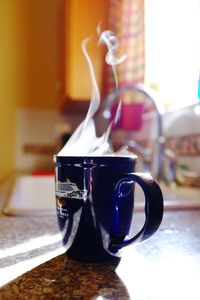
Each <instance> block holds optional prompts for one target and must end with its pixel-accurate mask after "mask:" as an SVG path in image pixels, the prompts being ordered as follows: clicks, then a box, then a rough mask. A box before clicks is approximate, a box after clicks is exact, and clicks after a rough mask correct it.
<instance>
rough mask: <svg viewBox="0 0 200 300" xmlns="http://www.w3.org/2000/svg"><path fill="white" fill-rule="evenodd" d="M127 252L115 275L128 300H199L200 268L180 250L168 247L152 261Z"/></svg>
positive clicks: (136, 252)
mask: <svg viewBox="0 0 200 300" xmlns="http://www.w3.org/2000/svg"><path fill="white" fill-rule="evenodd" d="M127 250H128V251H127V253H126V254H127V255H126V256H124V257H123V258H122V260H121V262H120V264H119V266H118V267H117V270H116V272H117V274H118V276H119V277H120V278H121V280H122V281H123V282H124V284H125V285H126V288H127V290H128V292H129V295H130V298H131V299H140V300H144V299H150V298H149V297H150V295H155V296H156V297H155V299H162V300H168V299H182V300H188V299H193V300H196V299H199V298H197V295H199V280H197V278H200V269H199V265H197V264H196V261H195V259H193V258H192V257H191V256H189V255H188V254H187V253H186V252H184V251H183V249H175V248H174V247H173V245H171V246H169V245H168V246H166V248H165V249H164V248H163V250H162V256H160V257H158V258H157V259H154V260H155V261H152V260H151V259H148V257H146V256H144V255H142V253H139V252H138V251H137V249H133V248H131V249H130V248H129V249H127ZM128 270H129V271H128ZM160 274H162V276H160ZM163 274H164V276H163ZM144 282H145V286H144Z"/></svg>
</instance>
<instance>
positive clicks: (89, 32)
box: [66, 0, 109, 100]
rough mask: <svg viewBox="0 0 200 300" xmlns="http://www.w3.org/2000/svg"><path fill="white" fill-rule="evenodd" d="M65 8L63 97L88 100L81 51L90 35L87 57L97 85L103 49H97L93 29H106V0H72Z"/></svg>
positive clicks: (86, 75) (88, 79)
mask: <svg viewBox="0 0 200 300" xmlns="http://www.w3.org/2000/svg"><path fill="white" fill-rule="evenodd" d="M67 3H68V4H67V5H66V10H67V11H66V15H67V20H66V23H67V24H66V26H67V30H66V53H67V57H66V94H67V96H68V97H69V98H71V99H74V100H77V99H89V98H90V96H91V85H90V78H89V72H88V67H87V63H86V60H85V58H84V55H83V53H82V50H81V43H82V41H83V39H84V38H86V37H88V36H91V42H90V44H89V45H88V50H89V55H90V57H91V59H92V61H93V63H94V66H95V73H96V76H97V80H98V83H99V85H100V86H101V80H102V66H103V48H102V47H97V45H96V43H97V39H98V38H97V34H96V28H97V25H98V24H99V22H100V21H101V22H102V29H107V27H106V26H107V15H108V6H109V0H95V1H94V0H84V1H80V0H71V1H68V2H67Z"/></svg>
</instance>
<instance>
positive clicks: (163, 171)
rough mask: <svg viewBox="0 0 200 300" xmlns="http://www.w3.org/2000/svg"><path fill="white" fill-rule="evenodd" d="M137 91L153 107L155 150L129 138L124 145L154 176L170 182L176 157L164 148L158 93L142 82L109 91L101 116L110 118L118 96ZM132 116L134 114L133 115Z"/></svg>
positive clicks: (161, 106) (172, 177)
mask: <svg viewBox="0 0 200 300" xmlns="http://www.w3.org/2000/svg"><path fill="white" fill-rule="evenodd" d="M131 92H139V93H141V94H143V95H144V96H145V97H146V98H148V99H149V100H150V101H151V102H152V105H153V107H154V109H155V113H156V117H157V138H156V141H155V143H156V151H155V152H154V153H153V150H152V149H149V148H145V147H143V146H141V145H140V144H139V143H137V142H136V141H134V140H129V141H128V142H127V143H126V145H127V146H129V147H131V148H133V149H134V150H136V151H137V152H138V153H139V154H140V155H141V156H142V160H143V163H144V164H143V166H145V169H147V168H148V169H149V170H148V171H150V172H151V173H152V174H153V175H154V176H155V178H157V179H164V180H165V181H166V182H167V183H171V182H172V181H173V180H174V177H175V170H176V157H175V153H173V151H172V150H170V149H165V147H164V146H165V137H164V135H163V122H162V114H163V113H164V107H163V105H162V102H161V101H159V99H158V95H157V94H156V92H155V91H154V90H152V89H151V88H148V87H146V86H145V85H143V84H136V85H134V86H127V87H122V88H118V89H116V90H115V91H114V92H112V93H110V94H109V95H108V97H107V98H106V99H105V102H104V103H105V108H104V110H103V117H104V118H106V119H110V118H111V107H112V105H113V104H114V103H115V101H117V99H119V98H118V97H120V96H122V95H123V94H124V93H131ZM133 117H134V116H133ZM164 158H167V160H168V164H167V165H168V167H167V168H166V166H165V168H164ZM154 159H155V161H154V164H153V165H154V170H151V167H150V165H151V163H152V161H153V160H154Z"/></svg>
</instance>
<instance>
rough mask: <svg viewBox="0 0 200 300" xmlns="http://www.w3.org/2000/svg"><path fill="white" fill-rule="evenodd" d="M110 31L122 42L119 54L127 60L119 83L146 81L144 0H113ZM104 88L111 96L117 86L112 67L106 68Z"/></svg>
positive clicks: (118, 72) (118, 68)
mask: <svg viewBox="0 0 200 300" xmlns="http://www.w3.org/2000/svg"><path fill="white" fill-rule="evenodd" d="M109 30H111V31H113V33H114V34H115V35H116V36H117V37H118V39H119V42H120V47H119V53H118V54H119V56H120V55H124V54H126V55H127V58H126V60H125V61H124V62H123V63H122V64H119V65H118V66H117V75H118V80H119V86H120V87H122V86H127V85H132V84H135V83H143V82H144V68H145V60H144V58H145V53H144V49H145V47H144V42H145V41H144V0H110V12H109ZM105 75H106V76H105V77H104V78H106V82H104V84H105V86H104V91H105V92H106V94H107V95H108V94H109V93H110V92H111V91H112V90H113V89H114V88H115V83H114V78H113V75H112V72H111V69H110V68H109V67H108V66H106V67H105Z"/></svg>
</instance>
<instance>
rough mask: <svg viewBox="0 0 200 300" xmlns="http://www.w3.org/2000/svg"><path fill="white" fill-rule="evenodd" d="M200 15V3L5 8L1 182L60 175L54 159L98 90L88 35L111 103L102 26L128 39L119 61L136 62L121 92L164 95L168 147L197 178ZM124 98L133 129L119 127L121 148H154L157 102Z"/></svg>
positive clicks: (0, 13) (74, 1) (122, 78)
mask: <svg viewBox="0 0 200 300" xmlns="http://www.w3.org/2000/svg"><path fill="white" fill-rule="evenodd" d="M199 8H200V1H199V0H193V1H190V0H184V1H180V0H176V1H172V0H170V1H162V4H161V1H158V0H152V1H150V0H141V1H140V0H132V1H131V0H122V1H117V0H109V1H108V0H96V1H92V0H83V1H80V0H68V1H67V0H29V1H26V0H0V103H1V109H0V145H1V147H0V180H3V179H4V178H6V177H7V176H8V175H10V174H12V173H13V172H16V171H20V172H21V171H27V172H29V171H31V172H32V171H34V170H38V169H41V170H43V169H44V170H51V169H52V168H53V163H52V156H53V154H55V153H57V151H58V150H59V149H60V148H61V146H62V145H63V144H64V142H65V141H66V140H67V139H68V137H69V136H70V135H71V134H72V133H73V131H74V129H75V128H76V126H77V125H78V124H79V123H80V121H81V120H82V119H83V118H84V116H85V114H86V111H87V108H88V105H89V101H90V97H91V83H90V77H89V72H88V66H87V63H86V61H85V58H84V56H83V53H82V50H81V42H82V41H83V39H84V38H86V37H88V36H91V41H90V43H89V45H88V51H89V55H90V57H91V59H92V62H93V64H94V68H95V74H96V78H97V82H98V85H99V89H100V93H101V99H102V103H105V99H107V97H108V95H109V94H110V93H112V92H113V90H114V88H115V86H114V79H113V76H112V73H111V70H110V68H108V67H107V66H106V65H105V60H104V59H105V50H106V49H105V48H104V47H97V45H96V43H97V40H98V36H97V34H96V28H97V26H98V24H99V22H101V27H102V30H105V29H109V30H112V31H113V32H114V33H115V34H116V36H117V37H118V38H119V41H120V47H119V55H121V54H127V59H126V61H125V63H124V64H121V65H119V66H118V69H117V72H118V79H119V85H120V87H126V86H129V87H130V86H134V85H135V84H145V86H147V87H149V88H152V89H153V90H154V91H155V92H156V93H158V94H159V102H160V103H159V104H160V105H161V106H162V107H163V110H162V113H161V112H159V116H160V115H161V118H162V123H163V126H162V130H163V131H162V136H164V138H165V144H166V145H167V148H168V149H170V150H172V151H173V153H175V155H176V157H177V156H178V158H179V161H178V164H179V165H180V166H181V167H182V168H184V169H188V170H192V171H194V172H195V174H196V173H197V174H198V172H199V167H200V159H199V157H200V109H199V104H198V103H199V97H200V96H199V93H200V92H199V91H200V88H199V69H200V40H199V37H200V32H199V28H200V26H199V25H200V24H199ZM142 96H144V95H142ZM122 98H123V101H124V103H125V106H124V116H123V117H124V119H125V121H126V122H128V125H127V124H125V125H124V123H123V124H122V125H120V127H118V128H116V130H115V133H114V134H113V144H114V145H119V146H121V145H123V144H124V143H125V142H126V140H134V141H137V143H139V145H140V146H142V147H147V146H148V147H149V139H150V144H152V143H154V142H155V136H156V135H157V134H155V132H157V131H156V129H155V126H154V125H155V124H154V120H155V118H156V116H155V115H154V114H152V113H151V112H152V111H153V106H152V101H150V102H149V103H148V101H146V99H144V97H140V96H139V95H138V94H137V93H134V95H131V96H130V95H125V96H123V97H122ZM130 104H134V108H133V111H132V110H131V106H129V105H130ZM141 104H142V105H141ZM144 104H145V107H143V105H144ZM126 105H128V109H127V106H126ZM138 109H139V110H138ZM102 115H103V114H102ZM128 115H130V116H131V117H130V118H131V122H133V124H132V123H129V121H127V120H128ZM140 115H141V117H140ZM134 120H135V122H134ZM121 121H122V122H124V121H123V120H121ZM98 122H99V123H98V125H99V126H100V127H101V121H99V119H98ZM126 122H125V123H126ZM156 124H157V123H156ZM156 126H157V125H156ZM147 140H148V143H147ZM132 146H133V145H132ZM139 150H140V149H138V148H137V149H135V148H134V147H133V151H136V152H137V151H138V153H139V154H141V153H142V152H141V151H139Z"/></svg>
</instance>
